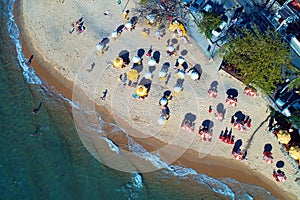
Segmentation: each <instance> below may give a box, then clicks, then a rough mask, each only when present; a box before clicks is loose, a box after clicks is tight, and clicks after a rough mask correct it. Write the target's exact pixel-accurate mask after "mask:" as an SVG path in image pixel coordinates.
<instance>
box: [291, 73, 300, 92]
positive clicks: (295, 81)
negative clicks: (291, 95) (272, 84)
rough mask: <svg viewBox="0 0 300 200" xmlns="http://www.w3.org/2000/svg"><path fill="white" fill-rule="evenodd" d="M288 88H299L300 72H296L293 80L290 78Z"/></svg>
mask: <svg viewBox="0 0 300 200" xmlns="http://www.w3.org/2000/svg"><path fill="white" fill-rule="evenodd" d="M289 89H290V90H293V89H296V90H298V89H300V74H298V76H297V77H296V78H294V79H293V80H291V82H290V84H289Z"/></svg>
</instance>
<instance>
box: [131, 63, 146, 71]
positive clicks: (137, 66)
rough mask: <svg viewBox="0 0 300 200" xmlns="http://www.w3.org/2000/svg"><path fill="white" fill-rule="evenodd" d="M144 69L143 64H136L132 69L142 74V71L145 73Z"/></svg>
mask: <svg viewBox="0 0 300 200" xmlns="http://www.w3.org/2000/svg"><path fill="white" fill-rule="evenodd" d="M143 68H144V66H143V64H138V63H134V64H133V66H132V68H131V69H135V70H136V71H138V72H139V73H140V72H141V71H143Z"/></svg>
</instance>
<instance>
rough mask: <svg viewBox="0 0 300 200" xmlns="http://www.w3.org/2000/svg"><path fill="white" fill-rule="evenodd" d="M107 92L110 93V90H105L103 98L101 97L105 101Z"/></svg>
mask: <svg viewBox="0 0 300 200" xmlns="http://www.w3.org/2000/svg"><path fill="white" fill-rule="evenodd" d="M107 92H108V90H107V89H105V90H104V92H103V94H102V97H100V98H101V99H102V100H105V98H106V95H107Z"/></svg>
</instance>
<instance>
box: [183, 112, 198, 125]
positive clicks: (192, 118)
mask: <svg viewBox="0 0 300 200" xmlns="http://www.w3.org/2000/svg"><path fill="white" fill-rule="evenodd" d="M196 118H197V117H196V115H194V114H193V113H191V112H189V113H186V114H185V116H184V120H188V121H190V122H191V123H193V122H194V121H195V120H196Z"/></svg>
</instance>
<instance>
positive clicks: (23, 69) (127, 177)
mask: <svg viewBox="0 0 300 200" xmlns="http://www.w3.org/2000/svg"><path fill="white" fill-rule="evenodd" d="M13 4H14V0H1V6H0V18H1V22H2V23H3V24H2V28H1V29H0V31H1V32H0V37H1V40H0V80H1V82H0V90H1V93H0V101H1V104H0V127H1V129H0V134H1V136H0V177H1V179H0V199H5V200H6V199H9V200H11V199H30V200H31V199H64V200H66V199H253V197H254V196H255V197H256V198H255V199H266V200H267V199H275V198H274V197H273V196H272V195H270V194H269V192H268V191H266V190H265V189H263V188H261V187H257V186H253V185H248V184H244V183H240V182H238V181H236V180H233V179H230V178H226V179H222V180H217V179H214V178H211V177H209V176H206V175H205V174H198V173H197V172H196V171H194V170H193V169H187V168H183V167H180V166H171V165H168V164H166V163H164V162H163V161H161V160H160V159H159V157H157V156H155V155H152V154H151V153H149V152H147V151H146V150H145V149H144V148H143V147H142V146H141V145H139V144H138V143H136V142H134V141H132V140H131V139H129V140H130V145H129V146H130V147H131V151H133V152H136V154H139V156H140V157H144V158H145V159H147V160H150V161H151V162H152V163H153V165H161V166H164V168H163V169H161V170H158V171H155V172H151V173H144V174H139V173H136V172H133V173H125V172H120V171H117V170H114V169H111V168H109V167H107V166H105V165H103V164H102V163H100V162H99V161H98V160H97V159H95V158H94V157H93V156H92V155H91V154H90V152H89V151H88V150H87V149H86V148H85V146H84V145H83V143H82V141H81V139H80V137H79V135H78V133H77V130H76V128H75V125H74V121H73V118H72V113H71V111H70V105H71V106H76V105H74V104H73V103H72V102H71V101H69V100H68V99H66V98H63V97H62V96H61V95H60V94H54V93H52V92H50V91H48V90H47V88H45V87H43V86H42V81H41V80H40V79H39V77H37V76H36V75H35V73H34V70H33V69H32V68H28V67H27V66H26V65H24V64H23V61H24V60H25V59H26V58H24V56H23V54H22V47H21V45H20V42H19V40H18V28H17V26H16V25H15V24H14V18H13V15H12V9H13ZM40 102H42V106H41V108H40V110H39V112H38V113H37V114H32V112H31V111H32V109H33V108H36V107H37V106H38V105H39V104H40ZM78 109H79V110H80V108H78ZM81 112H83V113H84V112H85V111H83V110H81ZM100 120H101V119H100ZM103 123H105V122H103ZM108 125H109V126H114V125H113V124H108ZM99 129H101V127H99ZM105 141H106V142H107V144H108V146H109V147H110V149H111V151H113V152H115V153H118V152H119V147H117V146H115V145H114V144H113V143H112V142H111V141H110V140H109V139H108V138H105Z"/></svg>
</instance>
